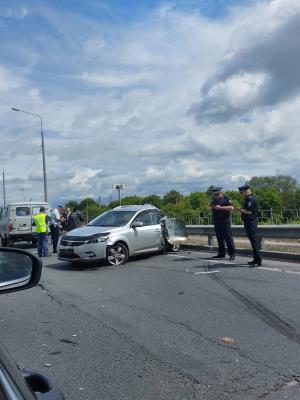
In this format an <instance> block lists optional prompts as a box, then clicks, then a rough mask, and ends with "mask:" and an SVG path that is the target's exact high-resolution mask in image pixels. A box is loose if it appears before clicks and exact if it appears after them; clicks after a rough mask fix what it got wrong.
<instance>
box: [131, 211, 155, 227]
mask: <svg viewBox="0 0 300 400" xmlns="http://www.w3.org/2000/svg"><path fill="white" fill-rule="evenodd" d="M135 221H137V222H142V223H143V225H152V218H151V213H150V212H149V211H145V212H143V213H141V214H139V215H138V216H137V217H136V219H135Z"/></svg>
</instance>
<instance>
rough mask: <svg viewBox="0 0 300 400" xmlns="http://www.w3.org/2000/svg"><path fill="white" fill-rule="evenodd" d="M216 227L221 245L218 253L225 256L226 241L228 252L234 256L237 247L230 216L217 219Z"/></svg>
mask: <svg viewBox="0 0 300 400" xmlns="http://www.w3.org/2000/svg"><path fill="white" fill-rule="evenodd" d="M214 227H215V232H216V237H217V241H218V247H219V251H218V254H219V255H220V256H225V253H226V249H225V243H226V246H227V251H228V254H229V255H230V256H233V255H234V253H235V248H234V241H233V238H232V231H231V220H230V218H226V219H220V220H215V221H214Z"/></svg>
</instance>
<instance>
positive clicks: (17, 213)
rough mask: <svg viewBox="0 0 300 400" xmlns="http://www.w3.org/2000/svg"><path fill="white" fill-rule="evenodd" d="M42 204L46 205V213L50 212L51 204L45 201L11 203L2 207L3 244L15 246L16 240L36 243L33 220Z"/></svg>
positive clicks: (1, 227)
mask: <svg viewBox="0 0 300 400" xmlns="http://www.w3.org/2000/svg"><path fill="white" fill-rule="evenodd" d="M41 206H43V207H45V208H46V213H47V214H49V212H50V209H49V204H48V203H46V202H43V201H28V202H20V203H10V204H8V205H6V206H2V207H0V237H1V246H3V247H6V246H13V245H14V243H15V242H21V241H22V242H23V241H26V242H32V244H33V245H35V244H36V242H37V239H36V234H35V226H32V221H33V216H34V215H36V214H38V213H39V211H40V207H41Z"/></svg>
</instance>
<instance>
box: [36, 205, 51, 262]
mask: <svg viewBox="0 0 300 400" xmlns="http://www.w3.org/2000/svg"><path fill="white" fill-rule="evenodd" d="M33 221H34V224H35V226H36V233H37V248H38V256H39V257H48V256H49V254H48V232H47V231H48V229H47V227H48V222H50V221H51V218H50V217H49V216H48V215H46V208H45V207H43V206H42V207H40V212H39V213H38V214H37V215H35V216H34V217H33Z"/></svg>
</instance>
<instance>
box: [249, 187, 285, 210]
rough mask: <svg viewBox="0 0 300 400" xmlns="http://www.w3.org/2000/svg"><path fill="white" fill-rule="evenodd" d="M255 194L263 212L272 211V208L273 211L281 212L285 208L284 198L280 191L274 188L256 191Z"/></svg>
mask: <svg viewBox="0 0 300 400" xmlns="http://www.w3.org/2000/svg"><path fill="white" fill-rule="evenodd" d="M255 194H256V196H257V198H258V202H259V208H260V209H261V210H270V209H271V208H272V209H273V210H280V209H282V208H283V204H284V202H283V197H282V194H281V193H280V192H279V191H278V190H276V189H274V188H269V189H265V190H256V192H255Z"/></svg>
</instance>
